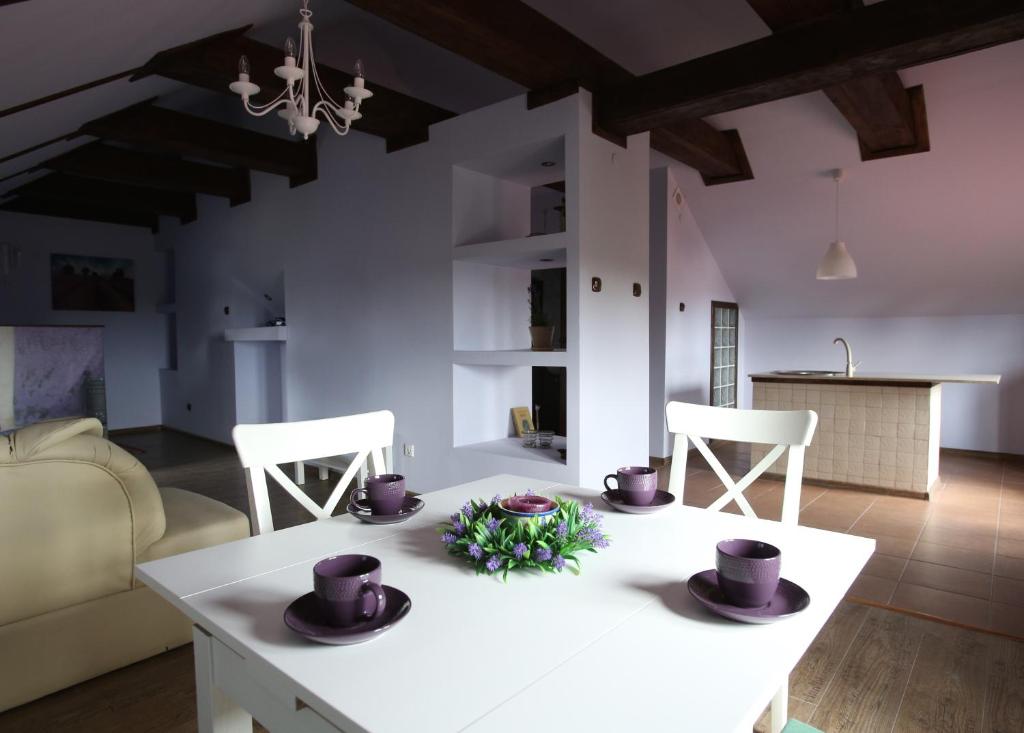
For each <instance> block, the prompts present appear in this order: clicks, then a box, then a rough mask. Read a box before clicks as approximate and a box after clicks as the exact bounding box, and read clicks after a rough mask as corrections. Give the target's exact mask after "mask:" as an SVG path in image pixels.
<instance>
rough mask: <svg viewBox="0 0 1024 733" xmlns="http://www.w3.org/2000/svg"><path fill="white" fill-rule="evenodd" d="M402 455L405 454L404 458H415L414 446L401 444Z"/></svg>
mask: <svg viewBox="0 0 1024 733" xmlns="http://www.w3.org/2000/svg"><path fill="white" fill-rule="evenodd" d="M402 453H404V454H405V456H406V458H415V457H416V446H415V445H413V444H412V443H403V444H402Z"/></svg>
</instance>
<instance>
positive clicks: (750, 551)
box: [715, 540, 782, 608]
mask: <svg viewBox="0 0 1024 733" xmlns="http://www.w3.org/2000/svg"><path fill="white" fill-rule="evenodd" d="M715 567H716V568H717V569H718V586H719V587H720V588H721V589H722V593H723V594H724V595H725V599H726V600H727V601H728V602H729V603H731V604H733V605H734V606H742V607H743V608H755V607H757V606H763V605H765V604H766V603H768V601H770V600H771V599H772V596H774V595H775V589H776V588H778V586H779V571H780V569H781V568H782V551H781V550H779V548H778V547H775V546H774V545H769V544H768V543H767V542H758V541H757V540H722V541H721V542H719V543H718V547H717V549H716V552H715Z"/></svg>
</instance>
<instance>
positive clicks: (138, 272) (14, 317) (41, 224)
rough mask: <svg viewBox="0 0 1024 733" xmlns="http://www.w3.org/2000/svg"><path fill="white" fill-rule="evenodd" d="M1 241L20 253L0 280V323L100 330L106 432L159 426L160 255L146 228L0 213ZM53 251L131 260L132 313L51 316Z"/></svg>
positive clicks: (163, 345) (163, 333)
mask: <svg viewBox="0 0 1024 733" xmlns="http://www.w3.org/2000/svg"><path fill="white" fill-rule="evenodd" d="M0 232H3V239H4V241H8V242H11V243H13V244H15V245H17V246H19V247H20V248H21V263H20V265H19V267H18V269H17V270H16V271H15V272H14V273H12V274H11V275H10V276H8V277H7V278H6V279H5V280H2V281H0V324H5V325H32V326H42V325H88V326H103V327H104V328H103V339H104V342H103V347H104V348H103V352H104V361H105V371H106V380H107V416H108V426H109V427H110V428H112V429H118V428H131V427H140V426H146V425H159V424H161V422H162V416H161V410H160V381H159V371H160V369H162V368H164V367H165V366H166V365H167V316H164V315H161V314H159V313H157V312H156V305H157V303H159V302H162V300H163V299H164V297H165V292H164V291H165V279H166V272H165V268H166V264H165V255H164V254H163V253H161V252H157V251H156V250H155V249H154V239H153V236H152V234H151V233H150V232H149V230H148V229H142V228H139V227H127V226H119V225H113V224H99V223H93V222H85V221H75V220H72V219H56V218H52V217H45V216H31V215H27V214H13V213H7V212H4V213H0ZM52 252H60V253H68V254H82V255H95V256H98V257H129V258H131V259H133V260H135V312H133V313H124V312H111V311H54V310H53V309H52V308H51V307H50V254H51V253H52Z"/></svg>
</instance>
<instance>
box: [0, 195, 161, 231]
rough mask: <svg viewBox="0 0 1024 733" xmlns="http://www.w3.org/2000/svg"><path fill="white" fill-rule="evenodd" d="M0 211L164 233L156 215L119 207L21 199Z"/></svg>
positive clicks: (1, 207)
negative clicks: (141, 228)
mask: <svg viewBox="0 0 1024 733" xmlns="http://www.w3.org/2000/svg"><path fill="white" fill-rule="evenodd" d="M0 211H13V212H16V213H19V214H38V215H40V216H56V217H60V218H63V219H81V220H83V221H98V222H103V223H105V224H126V225H128V226H136V227H145V228H146V229H149V230H151V231H153V232H157V231H159V229H160V220H159V217H157V215H156V214H152V213H149V212H145V211H130V210H126V209H121V208H116V207H115V208H108V207H103V206H96V205H95V204H82V203H77V202H73V201H56V200H52V199H36V198H29V197H27V196H18V197H16V198H13V199H11V200H10V201H5V202H3V203H0Z"/></svg>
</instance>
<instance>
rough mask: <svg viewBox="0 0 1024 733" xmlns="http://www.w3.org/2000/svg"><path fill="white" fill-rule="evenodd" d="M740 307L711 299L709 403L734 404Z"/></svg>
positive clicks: (731, 405) (726, 405)
mask: <svg viewBox="0 0 1024 733" xmlns="http://www.w3.org/2000/svg"><path fill="white" fill-rule="evenodd" d="M739 316H740V309H739V306H737V305H736V304H735V303H722V302H719V301H717V300H713V301H711V404H712V406H714V407H736V383H737V378H738V373H737V364H738V359H739V355H738V348H737V345H738V344H739V323H740V317H739Z"/></svg>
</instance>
